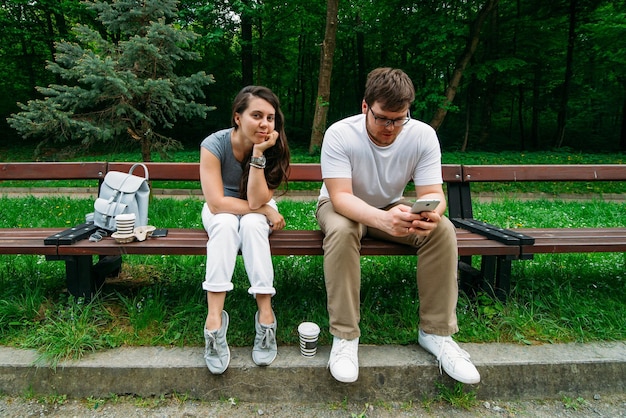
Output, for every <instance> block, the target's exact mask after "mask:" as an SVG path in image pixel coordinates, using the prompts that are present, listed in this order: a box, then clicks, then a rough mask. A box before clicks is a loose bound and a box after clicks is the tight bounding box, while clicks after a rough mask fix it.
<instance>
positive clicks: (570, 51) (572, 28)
mask: <svg viewBox="0 0 626 418" xmlns="http://www.w3.org/2000/svg"><path fill="white" fill-rule="evenodd" d="M576 2H577V0H570V3H569V35H568V38H567V58H566V59H565V60H566V62H565V80H564V81H563V94H562V95H561V106H560V108H559V114H558V116H557V130H556V135H557V136H556V144H555V145H556V147H557V148H560V147H561V146H562V145H563V141H564V140H565V125H566V124H567V104H568V102H569V93H570V90H571V85H572V77H573V76H574V69H573V65H574V62H573V61H574V43H575V42H576Z"/></svg>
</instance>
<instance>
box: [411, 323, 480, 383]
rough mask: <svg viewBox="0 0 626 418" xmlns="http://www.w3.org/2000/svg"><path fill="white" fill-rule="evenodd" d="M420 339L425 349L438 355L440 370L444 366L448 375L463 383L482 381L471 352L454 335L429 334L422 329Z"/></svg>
mask: <svg viewBox="0 0 626 418" xmlns="http://www.w3.org/2000/svg"><path fill="white" fill-rule="evenodd" d="M418 341H419V344H420V345H421V346H422V347H423V348H424V350H426V351H428V352H429V353H431V354H434V356H435V357H437V361H438V362H439V371H440V372H441V369H442V368H443V370H444V371H445V372H446V373H447V374H448V376H450V377H451V378H453V379H454V380H458V381H459V382H461V383H467V384H470V385H472V384H475V383H478V382H480V374H479V373H478V370H476V367H475V366H474V365H473V364H472V361H471V360H470V355H469V353H468V352H467V351H465V350H463V349H461V347H459V345H458V344H457V343H455V342H454V341H453V340H452V337H450V336H447V337H442V336H440V335H434V334H427V333H425V332H424V331H422V330H421V329H420V332H419V339H418Z"/></svg>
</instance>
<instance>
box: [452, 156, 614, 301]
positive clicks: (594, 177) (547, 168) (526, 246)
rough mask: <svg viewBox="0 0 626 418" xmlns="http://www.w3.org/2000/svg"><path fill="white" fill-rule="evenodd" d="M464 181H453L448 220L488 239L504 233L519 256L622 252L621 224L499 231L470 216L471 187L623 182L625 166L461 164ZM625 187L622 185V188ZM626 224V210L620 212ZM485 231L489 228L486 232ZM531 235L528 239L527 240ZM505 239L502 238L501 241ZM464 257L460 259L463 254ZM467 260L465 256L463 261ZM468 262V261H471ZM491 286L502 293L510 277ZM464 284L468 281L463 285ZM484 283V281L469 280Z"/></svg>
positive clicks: (497, 276)
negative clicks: (606, 226) (519, 183)
mask: <svg viewBox="0 0 626 418" xmlns="http://www.w3.org/2000/svg"><path fill="white" fill-rule="evenodd" d="M462 170H463V181H462V182H457V183H455V184H454V185H453V187H454V188H455V193H456V202H458V203H459V204H458V205H454V206H451V208H450V218H451V219H452V221H453V223H455V225H456V226H457V227H460V228H466V229H468V230H471V231H474V232H477V233H480V234H483V235H485V236H487V237H490V238H492V239H496V240H498V239H499V237H497V236H495V235H493V234H494V233H502V234H503V235H505V236H506V239H505V240H508V241H509V243H510V245H519V246H520V248H521V250H520V254H519V259H530V258H532V257H533V255H534V254H556V253H591V252H626V227H619V228H513V229H511V230H502V229H501V228H499V227H497V226H494V225H487V226H485V224H484V223H482V222H479V221H476V220H474V219H473V211H472V198H471V195H472V193H471V190H470V189H471V185H472V183H478V182H543V181H549V182H597V181H618V182H624V183H625V184H626V165H621V164H601V165H464V166H463V168H462ZM624 190H626V187H625V188H624ZM624 225H625V226H626V213H625V214H624ZM485 229H487V230H488V231H485ZM528 237H532V238H533V240H532V241H528V239H527V238H528ZM505 240H502V241H503V242H504V241H505ZM462 259H463V258H462ZM465 261H466V262H467V260H465ZM470 264H471V262H470ZM495 277H496V281H495V283H493V284H488V285H493V286H494V288H495V289H496V292H497V293H498V294H499V295H501V296H503V295H506V294H508V293H509V291H510V282H509V281H507V280H506V279H507V278H508V277H510V276H509V275H506V274H503V275H496V276H495ZM465 284H466V285H467V284H468V283H467V281H466V283H465ZM473 286H479V287H480V286H484V283H482V284H481V283H476V282H475V283H473Z"/></svg>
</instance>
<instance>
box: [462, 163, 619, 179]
mask: <svg viewBox="0 0 626 418" xmlns="http://www.w3.org/2000/svg"><path fill="white" fill-rule="evenodd" d="M463 180H464V181H466V182H479V181H480V182H498V181H512V182H515V181H626V165H624V164H601V165H591V164H589V165H587V164H555V165H532V164H530V165H464V166H463Z"/></svg>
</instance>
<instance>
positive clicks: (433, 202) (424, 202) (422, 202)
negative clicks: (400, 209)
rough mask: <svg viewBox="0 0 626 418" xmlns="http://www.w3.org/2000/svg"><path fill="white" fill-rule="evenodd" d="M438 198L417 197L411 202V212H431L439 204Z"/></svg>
mask: <svg viewBox="0 0 626 418" xmlns="http://www.w3.org/2000/svg"><path fill="white" fill-rule="evenodd" d="M439 202H440V201H439V199H418V200H416V201H415V203H414V204H413V207H412V208H411V212H413V213H421V212H432V211H433V210H435V208H436V207H437V206H438V205H439Z"/></svg>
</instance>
